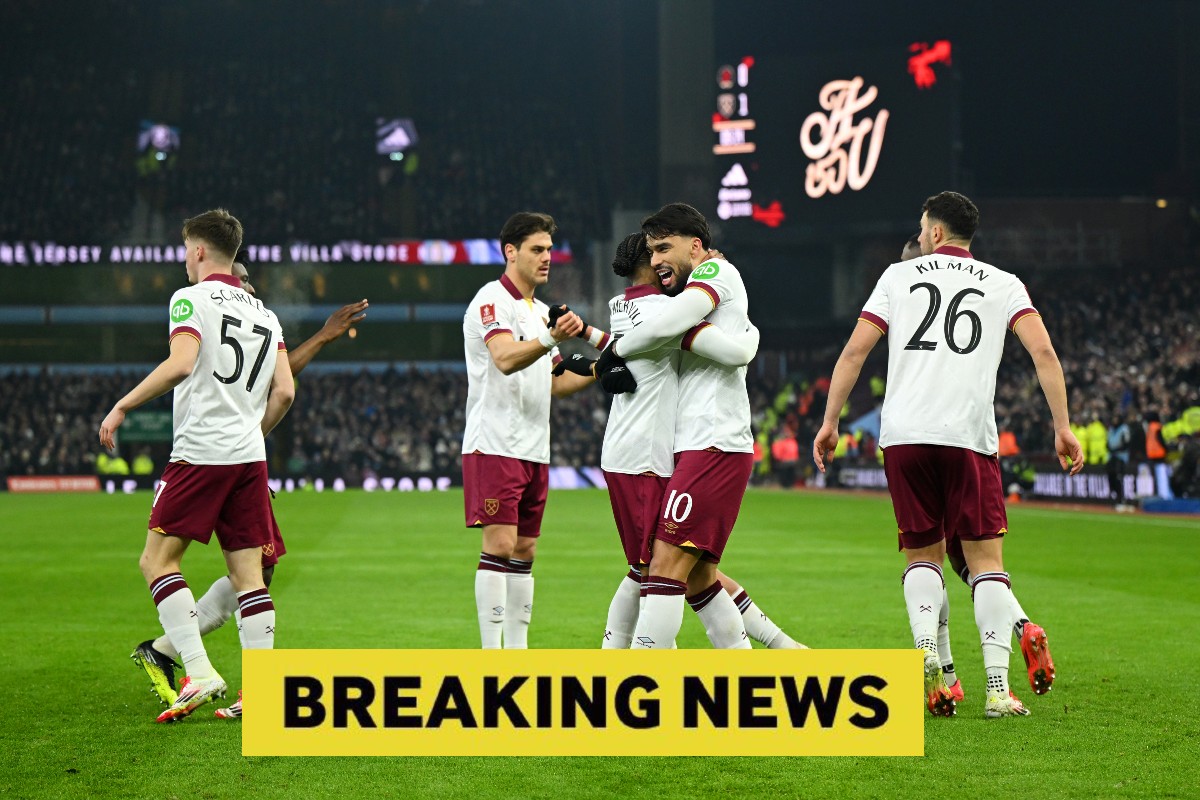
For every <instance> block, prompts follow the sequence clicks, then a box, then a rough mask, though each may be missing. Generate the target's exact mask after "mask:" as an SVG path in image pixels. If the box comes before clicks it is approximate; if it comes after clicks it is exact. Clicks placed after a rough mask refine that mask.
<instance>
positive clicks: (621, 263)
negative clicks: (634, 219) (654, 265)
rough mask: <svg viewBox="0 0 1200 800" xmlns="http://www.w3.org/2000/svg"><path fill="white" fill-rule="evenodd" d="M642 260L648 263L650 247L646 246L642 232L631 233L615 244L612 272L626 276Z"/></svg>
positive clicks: (634, 269)
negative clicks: (615, 251) (615, 252)
mask: <svg viewBox="0 0 1200 800" xmlns="http://www.w3.org/2000/svg"><path fill="white" fill-rule="evenodd" d="M642 262H645V263H646V264H649V263H650V249H649V248H648V247H646V235H645V234H644V233H631V234H629V235H628V236H626V237H625V238H624V239H622V240H621V243H620V244H618V245H617V254H616V256H614V257H613V262H612V268H613V272H615V273H617V274H618V275H620V276H621V277H622V278H628V277H629V276H630V275H632V274H633V273H634V272H635V271H637V268H638V265H639V264H641V263H642Z"/></svg>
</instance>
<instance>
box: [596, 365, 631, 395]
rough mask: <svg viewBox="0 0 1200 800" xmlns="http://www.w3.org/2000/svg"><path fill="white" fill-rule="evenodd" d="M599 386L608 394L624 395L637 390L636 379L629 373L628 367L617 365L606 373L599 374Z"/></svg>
mask: <svg viewBox="0 0 1200 800" xmlns="http://www.w3.org/2000/svg"><path fill="white" fill-rule="evenodd" d="M600 385H601V386H603V387H604V391H606V392H608V393H609V394H625V393H626V392H633V391H636V390H637V379H636V378H634V377H633V373H632V372H630V371H629V367H627V366H625V365H624V364H618V365H617V366H615V367H613V368H612V369H610V370H609V371H608V372H602V373H600Z"/></svg>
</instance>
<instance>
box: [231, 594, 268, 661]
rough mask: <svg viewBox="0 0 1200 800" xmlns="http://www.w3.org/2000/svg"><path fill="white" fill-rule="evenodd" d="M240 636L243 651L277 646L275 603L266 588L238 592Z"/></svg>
mask: <svg viewBox="0 0 1200 800" xmlns="http://www.w3.org/2000/svg"><path fill="white" fill-rule="evenodd" d="M237 598H238V614H239V616H240V619H239V620H238V634H239V636H240V637H241V640H242V649H243V650H270V649H271V648H273V647H274V646H275V603H274V601H272V600H271V595H270V594H269V593H268V592H267V590H266V589H265V588H263V589H254V590H251V591H249V592H238V596H237Z"/></svg>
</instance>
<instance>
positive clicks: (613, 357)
mask: <svg viewBox="0 0 1200 800" xmlns="http://www.w3.org/2000/svg"><path fill="white" fill-rule="evenodd" d="M623 366H625V359H623V358H621V357H620V356H619V355H617V342H616V340H615V339H614V340H613V343H612V344H610V345H609V346H608V347H606V348H604V350H602V351H601V352H600V358H598V359H596V374H597V375H603V374H604V373H606V372H608V371H609V370H610V369H612V368H613V367H623Z"/></svg>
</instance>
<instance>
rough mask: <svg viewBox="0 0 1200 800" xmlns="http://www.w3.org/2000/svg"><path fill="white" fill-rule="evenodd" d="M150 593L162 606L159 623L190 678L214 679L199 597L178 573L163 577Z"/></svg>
mask: <svg viewBox="0 0 1200 800" xmlns="http://www.w3.org/2000/svg"><path fill="white" fill-rule="evenodd" d="M150 594H151V596H152V597H153V598H154V604H155V605H156V606H157V607H158V621H159V623H160V624H161V625H162V627H163V630H164V631H165V632H166V634H167V638H168V639H170V640H171V644H172V645H174V648H175V652H176V653H178V654H179V656H180V658H182V660H183V666H184V670H185V671H186V672H187V674H188V676H189V677H192V678H195V679H197V680H203V679H205V678H209V677H212V675H214V674H215V673H216V670H214V669H213V665H212V662H210V661H209V660H208V653H207V652H205V650H204V643H203V642H201V641H200V626H199V624H198V622H197V615H196V598H195V597H193V596H192V590H191V589H189V588H188V585H187V581H185V580H184V579H183V576H182V575H180V574H179V573H178V572H172V573H170V574H169V575H163V576H162V577H160V578H158V579H157V580H155V581H154V583H152V584H150Z"/></svg>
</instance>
